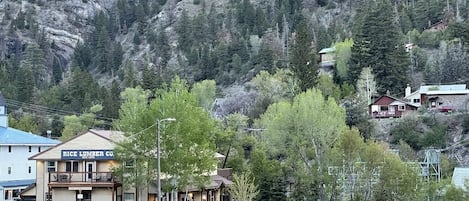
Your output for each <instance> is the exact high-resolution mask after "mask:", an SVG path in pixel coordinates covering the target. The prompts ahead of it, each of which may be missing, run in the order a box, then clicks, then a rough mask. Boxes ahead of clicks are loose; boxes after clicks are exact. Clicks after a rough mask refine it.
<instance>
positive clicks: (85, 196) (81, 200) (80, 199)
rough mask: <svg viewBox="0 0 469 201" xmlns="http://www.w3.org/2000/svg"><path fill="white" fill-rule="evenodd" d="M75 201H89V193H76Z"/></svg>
mask: <svg viewBox="0 0 469 201" xmlns="http://www.w3.org/2000/svg"><path fill="white" fill-rule="evenodd" d="M76 194H77V196H76V198H77V201H91V191H81V193H80V192H79V191H76Z"/></svg>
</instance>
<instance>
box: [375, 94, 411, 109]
mask: <svg viewBox="0 0 469 201" xmlns="http://www.w3.org/2000/svg"><path fill="white" fill-rule="evenodd" d="M385 97H387V98H390V99H392V101H389V102H388V103H385V104H386V105H391V104H394V105H396V102H399V103H402V104H405V105H408V106H411V107H415V108H418V106H416V105H413V104H410V103H408V102H405V101H403V100H401V99H399V98H396V97H393V96H390V95H382V96H380V97H379V98H377V99H376V100H375V101H373V103H371V104H370V105H375V104H376V103H377V102H378V101H380V100H381V99H383V98H385Z"/></svg>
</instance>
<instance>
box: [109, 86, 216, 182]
mask: <svg viewBox="0 0 469 201" xmlns="http://www.w3.org/2000/svg"><path fill="white" fill-rule="evenodd" d="M148 94H149V92H146V91H143V90H142V89H141V88H140V87H137V88H135V89H126V90H125V91H124V92H123V93H122V98H123V100H124V102H123V104H122V106H121V110H120V112H119V120H117V121H115V124H114V126H115V127H116V128H117V129H118V130H121V131H122V132H124V135H125V136H126V140H124V141H122V142H120V143H119V146H118V147H117V149H116V153H117V156H118V159H119V160H120V161H122V162H125V161H130V160H133V161H135V163H136V164H135V165H136V166H138V167H139V168H138V172H139V173H140V175H142V177H143V179H139V177H135V176H133V175H129V174H124V173H125V172H126V171H125V166H123V165H121V166H119V167H117V169H116V172H118V173H120V175H121V176H123V178H122V179H123V181H125V182H126V183H128V184H131V185H134V186H140V185H138V184H139V183H140V184H148V182H150V181H155V180H156V172H155V170H156V161H155V157H156V156H155V154H156V150H155V145H156V142H155V139H156V132H155V130H156V128H155V129H150V128H152V127H154V126H157V125H156V124H157V123H156V122H157V121H158V120H162V119H166V118H175V119H176V121H175V122H161V125H160V129H161V134H160V139H161V152H162V153H164V154H163V157H161V159H160V160H161V172H162V173H163V174H165V175H170V176H171V179H172V180H174V181H175V183H176V184H177V185H176V186H170V188H171V189H177V190H180V191H186V188H187V187H188V186H189V185H190V184H194V185H196V186H201V187H203V186H204V185H205V184H207V182H208V180H207V179H208V178H209V177H208V174H209V173H210V172H212V171H213V170H214V169H215V168H216V159H215V157H214V156H215V147H214V146H213V145H214V143H213V141H212V140H213V136H212V135H213V133H214V128H215V127H214V126H215V125H214V122H213V121H212V120H211V119H210V117H209V114H208V113H207V112H206V111H204V109H203V108H201V107H199V106H198V104H197V101H196V96H195V94H193V93H190V92H189V90H188V87H187V86H186V83H185V81H183V80H180V79H179V78H175V79H174V80H173V81H172V82H171V85H170V87H169V88H168V90H160V91H159V94H158V96H157V97H156V98H155V99H153V100H151V102H149V103H148V99H147V98H148Z"/></svg>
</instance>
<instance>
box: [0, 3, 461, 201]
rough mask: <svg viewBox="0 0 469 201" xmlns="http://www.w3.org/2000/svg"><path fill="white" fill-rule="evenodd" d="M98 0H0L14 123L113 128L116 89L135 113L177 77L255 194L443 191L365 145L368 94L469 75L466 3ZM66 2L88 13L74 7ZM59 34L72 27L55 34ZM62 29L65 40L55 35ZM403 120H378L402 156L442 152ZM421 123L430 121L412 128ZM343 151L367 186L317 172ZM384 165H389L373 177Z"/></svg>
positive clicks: (70, 131)
mask: <svg viewBox="0 0 469 201" xmlns="http://www.w3.org/2000/svg"><path fill="white" fill-rule="evenodd" d="M104 2H106V1H104V0H103V1H98V0H80V1H78V0H77V1H70V2H64V1H45V0H28V1H14V0H8V1H2V2H1V4H4V5H3V7H1V8H2V9H3V10H2V13H3V14H2V15H1V16H2V18H1V22H0V91H1V93H2V94H3V95H4V96H5V98H6V100H7V103H8V108H9V117H10V125H11V126H12V127H16V128H19V129H23V130H27V131H31V132H33V133H38V134H45V133H46V130H52V133H53V135H54V136H57V137H61V138H62V139H68V138H70V137H71V136H73V135H75V134H77V133H79V132H81V131H83V130H86V129H88V128H105V129H109V128H115V129H116V128H118V125H116V122H123V120H122V112H120V109H121V104H124V105H129V103H126V102H125V101H128V100H129V99H132V97H127V96H126V94H127V93H129V91H130V92H132V90H136V91H138V92H139V93H140V95H135V94H134V95H135V96H138V98H139V100H140V103H142V104H143V105H140V107H141V108H140V109H142V108H143V109H142V110H144V109H145V108H146V107H155V106H154V105H153V106H152V104H155V102H158V101H161V100H162V98H164V97H165V94H166V95H167V94H171V95H174V96H175V97H178V95H181V94H179V92H175V90H176V89H175V88H174V86H173V84H174V82H175V81H174V80H177V81H178V82H180V83H181V84H180V85H178V87H179V88H178V89H181V90H182V91H183V92H184V93H182V95H184V97H186V98H187V97H190V103H191V104H192V106H194V107H196V106H195V105H196V104H197V106H199V107H200V108H196V109H193V111H195V112H194V114H193V115H194V116H197V115H201V116H204V115H205V116H204V117H206V116H208V115H209V113H210V115H212V117H217V118H218V120H219V121H215V122H212V120H213V119H210V120H208V119H205V120H206V121H207V122H210V128H208V127H207V128H204V129H206V130H208V131H210V132H211V134H210V136H208V137H207V138H210V140H213V141H214V143H215V144H216V148H214V149H216V151H217V152H220V153H223V154H226V155H227V156H229V157H227V159H226V160H225V161H224V162H223V164H222V166H223V167H231V168H233V170H234V171H235V172H238V173H240V172H245V173H246V172H248V171H247V170H249V172H251V173H252V174H251V175H250V174H247V173H246V174H245V175H242V176H240V177H239V178H244V177H255V180H253V181H252V182H253V183H255V186H257V188H258V189H259V192H258V194H256V199H257V200H287V196H286V195H287V194H288V195H289V196H294V197H296V198H301V200H318V199H322V200H325V199H326V195H327V196H330V199H332V200H333V199H334V198H339V197H340V196H343V195H344V194H346V195H347V196H350V197H349V198H350V199H351V200H361V199H362V198H363V199H375V200H390V199H391V198H392V197H393V195H395V194H393V193H397V194H399V195H400V197H399V200H415V199H419V198H425V199H430V197H431V196H437V195H433V194H430V193H428V194H425V195H420V194H416V193H415V192H416V191H413V189H414V190H415V189H416V188H418V190H419V192H426V191H428V192H430V191H431V189H432V188H442V187H443V186H444V184H433V183H432V184H431V185H427V186H421V183H419V182H418V181H417V179H416V178H417V177H418V175H417V173H416V172H414V171H413V169H412V168H411V167H409V166H407V165H406V164H404V163H403V160H404V161H405V159H404V158H399V157H396V156H395V155H392V154H389V153H388V152H385V150H387V147H386V145H383V144H381V143H377V142H374V141H373V140H370V139H373V138H374V136H375V134H376V132H377V131H376V129H375V125H374V124H373V122H372V121H369V117H368V115H367V113H366V110H367V108H368V105H369V104H370V102H371V101H372V99H373V98H375V97H378V96H380V95H384V94H386V93H388V94H390V95H393V96H395V97H403V96H404V89H405V87H406V86H408V85H409V86H411V87H412V88H413V89H416V88H417V87H419V86H420V85H422V84H459V83H462V84H468V83H469V80H468V78H467V74H468V73H469V52H468V51H469V0H117V1H111V2H112V3H109V2H108V3H104ZM64 5H65V6H64ZM70 5H72V6H70ZM96 5H99V6H96ZM60 6H64V8H63V7H60ZM68 6H69V7H68ZM73 6H76V8H93V9H94V10H93V11H95V12H93V13H92V14H89V15H87V16H86V17H83V16H79V15H76V13H74V12H75V11H74V10H73V9H70V7H73ZM93 6H95V7H93ZM59 7H60V8H61V9H57V10H60V11H57V10H56V11H54V12H65V14H64V15H65V16H67V17H66V18H65V17H64V18H61V19H60V20H63V21H62V24H61V26H63V29H64V30H57V27H55V26H52V25H50V23H51V22H50V21H47V20H46V18H44V17H39V16H43V14H44V13H48V12H49V11H50V10H53V9H55V8H59ZM45 11H47V12H45ZM62 17H63V16H62ZM47 19H49V18H47ZM50 19H53V20H56V18H55V17H51V18H50ZM57 19H58V18H57ZM57 21H59V20H57ZM70 27H72V28H70ZM59 28H61V27H59ZM70 30H75V31H76V33H78V34H77V35H76V36H68V35H73V34H71V33H72V31H70ZM77 30H78V31H77ZM67 31H68V32H67ZM64 32H65V33H68V35H67V34H64ZM52 33H53V34H52ZM76 33H75V34H76ZM60 34H63V35H67V37H71V38H73V40H70V41H64V40H59V39H58V35H60ZM330 47H333V49H334V50H335V52H334V53H333V54H334V57H335V65H334V68H333V69H332V72H333V73H332V75H330V76H329V75H327V74H322V73H318V72H320V71H321V70H322V69H321V68H322V67H321V65H320V58H321V57H320V55H319V51H321V50H322V49H324V48H330ZM124 91H127V92H126V93H122V92H124ZM176 91H177V90H176ZM182 91H181V92H182ZM173 92H174V94H173ZM127 95H128V94H127ZM134 98H136V97H134ZM188 100H189V99H188ZM145 104H146V105H147V106H145ZM178 104H183V103H179V102H178ZM311 109H314V110H311ZM155 110H156V109H155ZM202 111H203V112H202ZM308 111H309V112H308ZM317 111H322V112H321V113H317ZM326 114H327V115H326ZM178 115H181V114H179V113H178ZM182 116H183V115H182ZM461 119H464V118H461ZM467 119H469V118H466V124H467V125H469V120H467ZM117 120H119V121H117ZM326 120H327V121H330V122H334V123H335V124H331V123H328V122H325V121H326ZM405 120H406V123H400V124H399V126H398V127H396V128H394V129H391V131H390V132H391V133H392V134H393V138H392V139H391V140H390V141H391V143H392V144H394V145H396V146H399V147H404V148H407V150H409V152H408V153H409V155H411V156H413V151H414V150H417V151H418V150H421V149H424V148H427V147H439V148H443V147H444V146H446V142H447V140H448V139H447V138H448V137H447V136H446V137H445V133H446V132H447V131H448V130H449V127H448V126H447V125H446V122H444V121H437V120H436V118H433V119H431V118H425V119H405ZM142 121H143V120H142ZM461 121H462V120H461ZM127 123H128V124H129V125H132V122H130V123H129V122H127ZM141 123H142V125H141V127H142V128H143V127H145V125H146V124H145V123H147V122H141ZM212 124H213V125H212ZM422 124H426V125H428V126H427V127H425V129H420V130H419V129H418V128H420V127H422V126H421V125H422ZM419 126H420V127H419ZM246 128H254V129H253V130H247V129H246ZM259 131H262V132H259ZM464 132H467V130H466V131H464ZM259 133H262V135H261V134H259ZM207 135H208V134H207ZM426 136H430V137H426ZM304 139H309V140H310V141H303V140H304ZM211 142H212V141H211ZM210 148H213V147H210ZM340 153H350V155H346V154H340ZM414 158H416V156H415V157H414ZM381 159H383V160H384V162H382V163H381V162H377V160H381ZM353 161H361V162H364V163H367V164H370V166H369V169H366V168H364V169H363V172H360V174H363V175H365V176H364V177H365V178H366V179H368V180H370V181H371V180H379V185H371V184H370V183H363V184H361V187H362V188H357V189H346V190H344V189H340V188H342V187H340V185H339V183H334V182H333V181H336V180H338V178H335V176H337V175H333V174H332V173H331V174H329V173H328V170H327V167H326V166H334V167H339V166H348V167H355V166H356V165H357V164H358V163H353ZM446 162H447V164H446V165H447V166H448V167H450V166H451V165H452V164H450V162H448V161H446ZM384 163H386V166H383V165H382V164H384ZM356 168H359V167H358V166H357V167H356ZM383 168H389V170H390V171H389V172H388V173H387V174H381V175H379V178H378V177H377V176H376V175H374V174H373V171H378V170H381V169H383ZM391 170H393V171H391ZM343 171H344V172H345V173H344V174H349V176H350V174H352V172H351V171H352V170H351V169H349V170H345V169H344V170H343ZM396 172H405V174H402V175H401V174H399V175H397V174H394V173H396ZM368 180H367V181H368ZM247 181H251V180H250V179H247ZM391 182H394V184H396V185H389V183H391ZM323 183H327V184H328V186H323V185H322V184H323ZM289 184H290V186H289V187H288V188H289V190H290V191H289V192H288V193H287V192H285V190H286V189H287V185H289ZM329 184H330V185H329ZM367 185H368V186H367ZM429 186H430V187H429ZM427 188H428V189H427ZM311 189H312V190H311ZM341 190H342V191H341ZM450 190H452V191H451V192H456V193H454V194H452V195H455V196H456V195H463V193H462V192H459V191H458V190H457V189H456V190H455V189H450ZM448 191H449V190H448ZM344 192H346V193H344ZM378 192H386V193H378ZM341 193H342V194H341ZM422 196H423V197H422ZM448 196H449V195H448ZM448 199H449V200H451V199H453V198H448Z"/></svg>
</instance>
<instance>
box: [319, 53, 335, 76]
mask: <svg viewBox="0 0 469 201" xmlns="http://www.w3.org/2000/svg"><path fill="white" fill-rule="evenodd" d="M334 66H335V47H330V48H324V49H322V50H321V51H319V74H329V75H331V76H332V75H333V71H334Z"/></svg>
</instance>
